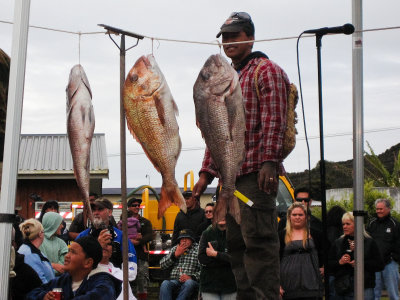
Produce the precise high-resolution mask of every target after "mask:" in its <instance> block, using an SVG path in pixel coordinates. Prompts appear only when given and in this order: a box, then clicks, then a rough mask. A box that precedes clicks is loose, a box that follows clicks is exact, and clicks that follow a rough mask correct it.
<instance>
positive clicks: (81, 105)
mask: <svg viewBox="0 0 400 300" xmlns="http://www.w3.org/2000/svg"><path fill="white" fill-rule="evenodd" d="M66 92H67V132H68V140H69V146H70V148H71V154H72V160H73V166H74V174H75V178H76V182H77V184H78V188H79V190H80V192H81V194H82V198H83V200H84V201H83V203H84V206H85V208H86V211H87V213H88V217H89V219H90V221H91V222H92V223H93V214H92V210H91V208H90V202H89V183H90V146H91V144H92V138H93V132H94V125H95V124H94V123H95V122H94V111H93V105H92V90H91V89H90V85H89V81H88V79H87V77H86V74H85V71H84V70H83V68H82V66H81V65H75V66H74V67H73V68H72V69H71V72H70V74H69V81H68V86H67V89H66Z"/></svg>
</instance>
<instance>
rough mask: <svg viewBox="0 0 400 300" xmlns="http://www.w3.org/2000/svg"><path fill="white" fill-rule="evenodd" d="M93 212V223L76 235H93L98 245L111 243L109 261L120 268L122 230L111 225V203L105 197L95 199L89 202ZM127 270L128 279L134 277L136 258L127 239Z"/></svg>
mask: <svg viewBox="0 0 400 300" xmlns="http://www.w3.org/2000/svg"><path fill="white" fill-rule="evenodd" d="M91 208H92V212H93V225H92V226H91V227H89V228H88V229H86V230H84V231H82V232H81V233H80V234H79V235H78V237H77V239H78V238H80V237H83V236H87V235H90V236H93V237H95V238H97V239H98V241H99V243H100V245H101V246H102V247H103V248H104V247H105V246H106V245H108V244H110V243H111V244H112V246H113V247H112V255H111V258H110V261H111V262H112V263H113V265H114V266H116V267H118V268H122V231H120V230H119V229H118V228H116V227H114V226H112V224H111V223H110V218H111V216H112V211H113V205H112V203H111V202H110V200H108V199H106V198H101V199H97V200H96V201H94V202H93V203H92V204H91ZM128 268H129V270H128V272H129V280H133V279H135V278H136V274H137V258H136V251H135V247H134V246H133V245H132V243H131V241H130V240H128Z"/></svg>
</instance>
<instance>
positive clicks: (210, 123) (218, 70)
mask: <svg viewBox="0 0 400 300" xmlns="http://www.w3.org/2000/svg"><path fill="white" fill-rule="evenodd" d="M193 98H194V104H195V109H196V122H197V126H198V127H199V128H200V130H201V133H202V135H203V138H204V140H205V142H206V144H207V148H208V149H209V151H210V154H211V158H212V160H213V163H214V165H215V166H216V167H217V169H218V172H219V174H220V180H221V183H222V189H221V191H220V193H219V196H218V200H217V205H216V208H215V212H214V219H213V223H217V222H218V221H220V220H222V219H223V218H225V215H226V213H227V211H228V210H229V213H230V214H231V215H232V216H233V217H234V218H235V219H236V221H238V222H240V212H239V207H238V202H237V200H236V198H235V197H234V195H233V193H234V191H235V181H236V175H237V173H238V171H239V168H240V167H241V165H242V163H243V160H244V158H245V145H244V138H245V130H246V127H245V126H246V125H245V115H244V106H243V96H242V91H241V88H240V84H239V78H238V75H237V73H236V71H235V70H234V69H233V68H232V67H231V66H230V65H229V63H228V62H227V61H226V59H224V58H223V57H222V56H221V55H219V54H217V55H212V56H210V57H209V58H208V59H207V61H206V63H205V64H204V66H203V68H202V69H201V71H200V74H199V76H198V78H197V80H196V82H195V84H194V87H193Z"/></svg>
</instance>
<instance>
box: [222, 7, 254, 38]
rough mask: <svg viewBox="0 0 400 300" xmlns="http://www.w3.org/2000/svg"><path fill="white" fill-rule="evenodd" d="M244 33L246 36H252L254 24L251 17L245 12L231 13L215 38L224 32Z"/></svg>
mask: <svg viewBox="0 0 400 300" xmlns="http://www.w3.org/2000/svg"><path fill="white" fill-rule="evenodd" d="M242 30H243V31H244V32H246V34H247V35H248V36H254V24H253V21H252V20H251V17H250V15H249V14H248V13H246V12H233V13H231V15H230V16H229V18H228V19H226V21H225V22H224V24H222V26H221V30H220V32H218V34H217V38H219V37H220V35H221V34H222V33H224V32H240V31H242Z"/></svg>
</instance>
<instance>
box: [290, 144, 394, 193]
mask: <svg viewBox="0 0 400 300" xmlns="http://www.w3.org/2000/svg"><path fill="white" fill-rule="evenodd" d="M366 150H368V149H366ZM399 151H400V143H399V144H397V145H395V146H392V147H391V148H390V149H387V150H386V151H385V152H383V153H381V154H379V155H378V157H379V159H380V160H381V162H382V163H383V164H384V166H385V167H386V168H387V169H388V170H389V172H393V165H394V158H395V157H397V155H398V153H399ZM375 154H376V153H375ZM364 167H365V169H367V170H368V171H370V172H374V170H373V168H372V167H371V165H370V164H369V163H368V162H367V161H366V160H365V159H364ZM325 170H326V175H325V176H326V189H334V188H351V187H353V178H352V173H353V160H352V159H350V160H346V161H339V162H331V161H325ZM367 170H366V171H365V172H364V176H365V178H366V179H367V178H369V176H368V174H369V172H368V171H367ZM288 176H289V178H290V180H291V181H292V183H293V185H294V186H295V187H303V186H308V177H309V176H308V170H304V171H303V172H298V173H288ZM319 190H320V174H319V163H318V164H317V165H316V166H315V167H314V168H313V169H311V191H312V193H313V195H314V196H313V197H314V199H320V192H319Z"/></svg>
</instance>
